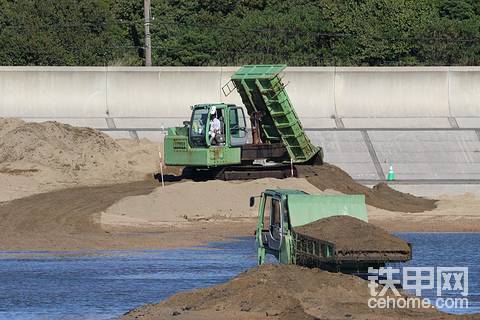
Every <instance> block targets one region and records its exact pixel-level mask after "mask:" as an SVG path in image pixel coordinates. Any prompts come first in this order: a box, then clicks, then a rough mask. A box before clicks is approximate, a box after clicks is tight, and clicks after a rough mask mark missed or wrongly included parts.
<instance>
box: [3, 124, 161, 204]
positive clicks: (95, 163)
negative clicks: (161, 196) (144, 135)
mask: <svg viewBox="0 0 480 320" xmlns="http://www.w3.org/2000/svg"><path fill="white" fill-rule="evenodd" d="M161 147H162V146H161V145H157V144H154V143H152V142H150V141H148V140H140V141H134V140H129V139H120V140H113V139H112V138H111V137H109V136H107V135H106V134H104V133H102V132H99V131H97V130H94V129H90V128H81V127H73V126H70V125H66V124H62V123H58V122H43V123H28V122H24V121H22V120H19V119H15V118H0V185H1V186H2V192H0V202H1V201H8V200H13V199H18V198H21V197H26V196H29V195H33V194H37V193H41V192H47V191H52V190H59V189H62V188H66V187H74V186H87V185H88V186H91V185H99V184H107V183H122V182H129V181H138V180H141V179H144V178H145V177H146V176H151V175H152V173H153V172H156V171H157V167H158V151H159V148H160V149H161Z"/></svg>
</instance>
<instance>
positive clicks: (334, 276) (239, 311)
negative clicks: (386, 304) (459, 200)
mask: <svg viewBox="0 0 480 320" xmlns="http://www.w3.org/2000/svg"><path fill="white" fill-rule="evenodd" d="M368 283H369V282H368V281H366V280H363V279H360V278H359V277H355V276H351V275H345V274H341V273H330V272H327V271H322V270H319V269H307V268H302V267H298V266H294V265H264V266H261V267H257V268H253V269H250V270H248V271H246V272H243V273H241V274H240V275H238V276H237V277H235V278H234V279H232V280H230V281H228V282H227V283H225V284H221V285H217V286H214V287H210V288H205V289H199V290H194V291H190V292H183V293H179V294H176V295H174V296H173V297H171V298H169V299H167V300H165V301H163V302H160V303H158V304H151V305H145V306H142V307H139V308H138V309H135V310H133V311H131V312H129V313H127V314H126V315H125V316H123V317H122V319H125V320H129V319H182V320H193V319H196V320H197V319H199V320H202V319H205V320H207V319H216V320H230V319H253V320H260V319H262V320H263V319H265V320H267V319H275V320H315V319H376V320H380V319H382V320H383V319H432V320H433V319H478V314H477V315H470V316H453V315H448V314H445V313H441V312H438V311H437V310H435V309H433V308H406V309H401V308H390V309H388V308H386V309H380V308H375V309H371V308H369V307H368V304H367V301H368V299H369V298H370V297H371V296H370V292H369V289H368ZM390 296H391V297H393V294H392V293H390ZM339 297H341V298H339ZM403 297H405V296H403Z"/></svg>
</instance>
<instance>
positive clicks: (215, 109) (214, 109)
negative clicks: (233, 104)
mask: <svg viewBox="0 0 480 320" xmlns="http://www.w3.org/2000/svg"><path fill="white" fill-rule="evenodd" d="M215 112H217V108H215V106H211V107H210V114H215Z"/></svg>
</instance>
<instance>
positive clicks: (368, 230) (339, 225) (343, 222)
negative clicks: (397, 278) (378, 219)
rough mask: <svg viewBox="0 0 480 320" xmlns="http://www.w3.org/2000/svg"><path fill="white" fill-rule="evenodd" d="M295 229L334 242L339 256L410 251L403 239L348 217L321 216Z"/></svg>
mask: <svg viewBox="0 0 480 320" xmlns="http://www.w3.org/2000/svg"><path fill="white" fill-rule="evenodd" d="M295 231H297V232H298V233H301V234H304V235H307V236H310V237H312V238H320V239H322V240H325V241H328V242H331V243H334V244H335V249H336V251H337V253H339V254H341V255H348V254H350V253H357V252H392V251H393V252H402V253H405V254H407V255H408V254H409V253H410V247H409V246H408V244H407V243H406V242H405V241H403V240H402V239H400V238H398V237H395V236H392V235H391V234H389V233H388V232H386V231H385V230H383V229H381V228H379V227H377V226H374V225H373V224H370V223H367V222H365V221H362V220H359V219H356V218H353V217H349V216H334V217H328V218H324V219H320V220H317V221H314V222H312V223H309V224H306V225H303V226H300V227H297V228H295Z"/></svg>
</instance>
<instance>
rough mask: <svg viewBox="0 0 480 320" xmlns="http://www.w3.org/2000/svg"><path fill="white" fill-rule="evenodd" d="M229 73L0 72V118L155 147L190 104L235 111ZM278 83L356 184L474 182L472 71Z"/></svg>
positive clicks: (324, 75)
mask: <svg viewBox="0 0 480 320" xmlns="http://www.w3.org/2000/svg"><path fill="white" fill-rule="evenodd" d="M236 69H237V68H234V67H206V68H197V67H185V68H184V67H182V68H180V67H178V68H177V67H152V68H123V67H122V68H120V67H119V68H110V67H109V68H106V67H99V68H97V67H95V68H91V67H74V68H63V67H0V117H21V118H24V119H25V120H29V121H45V120H57V121H61V122H64V123H70V124H73V125H77V126H90V127H95V128H100V129H102V130H107V131H106V132H107V133H108V134H110V135H112V136H114V137H116V138H120V137H122V138H149V139H151V140H154V141H161V140H162V139H163V135H164V133H165V129H166V128H167V127H170V126H175V125H180V124H181V123H182V120H185V119H187V118H188V117H189V114H190V108H189V106H191V105H193V104H197V103H208V102H218V101H221V102H229V103H235V104H241V100H240V97H239V96H238V94H237V93H236V92H232V93H231V94H230V95H229V96H228V97H225V96H224V95H223V93H222V90H221V88H222V86H223V85H224V84H225V83H227V82H228V80H229V78H230V76H231V74H232V73H233V72H234V71H235V70H236ZM284 82H285V83H286V84H287V91H288V93H289V96H290V98H291V100H292V102H293V104H294V106H295V109H296V111H297V113H298V115H299V116H300V118H301V120H302V123H303V125H304V127H305V128H307V131H308V135H309V136H310V138H311V139H312V141H313V142H314V143H315V144H318V145H321V146H322V147H323V148H324V150H325V157H326V161H328V162H331V163H334V164H337V165H339V166H341V167H342V168H344V169H345V170H346V171H347V172H348V173H350V174H351V175H352V176H353V177H354V178H356V179H361V180H379V179H383V178H384V176H385V174H386V172H387V171H388V166H389V164H390V163H392V164H393V165H394V167H395V169H396V172H397V177H398V178H399V179H480V164H479V163H480V158H479V155H480V68H479V67H432V68H333V67H332V68H297V67H293V68H288V69H287V70H286V72H285V74H284ZM115 128H116V129H117V130H118V131H114V130H115ZM348 128H356V129H358V130H351V131H348ZM378 128H389V129H391V130H375V129H378ZM412 128H417V129H418V130H417V129H412ZM439 128H440V129H442V130H430V129H439ZM462 128H468V129H469V130H460V129H462ZM426 129H428V130H426ZM109 130H110V131H109Z"/></svg>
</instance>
